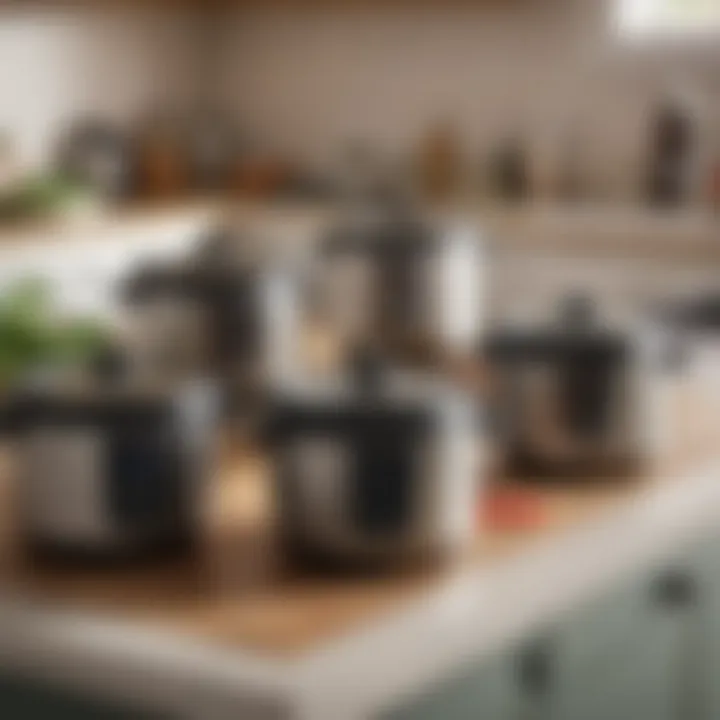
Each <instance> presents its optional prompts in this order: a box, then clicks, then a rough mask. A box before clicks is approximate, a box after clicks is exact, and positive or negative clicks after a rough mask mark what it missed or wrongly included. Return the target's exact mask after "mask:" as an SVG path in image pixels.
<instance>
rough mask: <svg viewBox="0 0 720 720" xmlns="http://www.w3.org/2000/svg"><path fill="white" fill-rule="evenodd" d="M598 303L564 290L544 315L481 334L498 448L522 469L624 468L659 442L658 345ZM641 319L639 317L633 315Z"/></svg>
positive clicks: (552, 472)
mask: <svg viewBox="0 0 720 720" xmlns="http://www.w3.org/2000/svg"><path fill="white" fill-rule="evenodd" d="M631 327H632V324H631V326H630V327H619V326H618V327H613V326H610V325H609V324H607V323H604V322H603V321H602V319H601V317H600V313H599V312H598V310H597V308H596V306H595V303H594V302H593V301H592V300H591V299H589V298H587V297H584V296H571V297H568V298H565V299H564V300H563V301H562V303H561V305H560V308H559V314H558V317H556V318H554V319H549V321H548V322H547V323H545V324H535V325H532V326H514V327H509V326H506V327H497V328H495V329H493V330H492V331H491V332H489V333H488V336H487V337H486V338H485V340H484V342H483V344H482V356H483V360H484V362H486V363H487V366H488V370H489V378H490V380H489V383H488V385H489V395H490V397H489V407H490V415H491V420H492V425H493V428H494V434H495V438H496V439H495V447H496V450H497V453H496V456H497V460H498V462H499V465H500V466H501V467H502V468H504V469H505V470H506V471H507V472H509V473H511V474H513V475H515V476H521V477H539V478H542V477H557V476H568V477H573V476H578V477H583V476H584V477H587V476H596V477H606V476H612V475H622V474H625V473H629V472H632V471H634V470H635V469H637V468H639V467H640V466H641V465H642V464H643V462H644V461H646V460H648V459H649V457H650V456H651V454H652V453H653V452H654V451H655V448H656V443H657V440H658V434H657V433H656V432H655V431H656V430H657V428H658V421H659V420H661V419H662V418H660V417H658V415H657V410H658V405H657V404H656V403H654V402H653V398H654V397H655V398H656V397H657V390H658V388H659V387H660V385H659V383H662V382H663V376H664V375H665V374H666V372H667V371H668V370H669V368H668V367H667V365H666V363H665V361H664V359H663V358H662V356H661V354H660V353H659V352H657V349H653V348H651V347H650V346H649V344H648V343H647V342H646V341H645V339H644V335H643V333H641V332H634V331H633V330H632V329H631ZM638 327H639V325H638Z"/></svg>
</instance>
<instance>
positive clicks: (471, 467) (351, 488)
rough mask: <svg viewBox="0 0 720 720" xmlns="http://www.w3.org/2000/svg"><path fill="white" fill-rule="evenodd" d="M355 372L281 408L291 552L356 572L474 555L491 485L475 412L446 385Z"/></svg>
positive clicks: (281, 474) (310, 387)
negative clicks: (481, 501) (479, 507)
mask: <svg viewBox="0 0 720 720" xmlns="http://www.w3.org/2000/svg"><path fill="white" fill-rule="evenodd" d="M354 367H355V369H354V372H353V374H352V376H351V377H349V378H345V379H342V378H340V377H337V378H335V379H334V380H330V379H327V378H326V380H325V381H324V382H323V383H315V384H308V383H303V384H299V383H293V384H291V385H288V386H286V387H285V388H283V389H282V390H281V391H279V392H278V393H277V395H276V397H275V400H274V402H273V406H272V408H273V409H272V413H271V416H270V423H269V439H270V443H271V448H272V458H273V460H274V467H275V489H276V495H277V500H278V508H279V527H280V531H281V532H280V535H281V537H282V538H283V540H284V545H285V547H286V548H287V549H289V550H290V552H291V553H292V554H294V555H299V556H301V557H303V558H312V559H325V560H331V561H332V560H334V561H341V562H348V563H351V564H352V563H355V562H357V563H361V564H362V563H370V564H372V563H384V562H388V561H397V560H400V559H403V560H409V559H413V558H429V557H437V556H443V555H447V554H448V553H453V552H456V551H458V550H461V549H462V548H464V547H467V545H468V544H469V543H470V542H472V539H473V537H474V536H475V533H476V524H475V521H476V517H477V512H476V502H477V492H478V489H479V481H480V480H481V466H480V460H481V456H482V452H481V447H480V446H479V444H478V441H477V434H476V431H475V420H476V418H475V415H476V407H475V404H474V403H473V402H472V401H471V400H470V399H468V397H467V396H466V395H463V394H460V393H458V392H456V391H454V390H452V389H449V388H448V387H446V386H445V385H443V384H442V382H441V381H440V380H438V379H428V378H423V377H422V376H418V375H413V374H410V373H397V372H389V371H382V370H380V371H378V369H377V368H374V367H373V365H372V363H369V364H366V366H365V367H362V364H360V368H358V364H357V363H356V364H355V366H354Z"/></svg>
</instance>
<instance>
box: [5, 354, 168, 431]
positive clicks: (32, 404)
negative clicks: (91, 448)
mask: <svg viewBox="0 0 720 720" xmlns="http://www.w3.org/2000/svg"><path fill="white" fill-rule="evenodd" d="M179 392H181V388H180V387H178V385H177V383H176V382H173V381H171V380H161V379H159V378H136V377H134V376H133V375H132V373H131V371H130V368H129V364H128V362H127V358H126V357H125V356H124V354H123V353H122V352H121V351H119V350H114V349H108V350H107V351H106V352H105V353H102V354H100V355H99V356H98V357H97V358H96V360H95V362H94V363H93V364H92V365H91V366H90V367H87V368H78V369H76V370H74V371H72V372H68V371H63V370H57V371H53V372H48V373H41V374H39V375H36V376H31V377H29V378H28V379H26V381H25V382H23V383H22V384H20V385H19V386H18V387H16V388H15V389H14V390H13V391H12V392H11V393H10V394H9V396H8V398H7V400H6V402H5V404H4V414H5V417H6V421H7V425H8V427H9V428H10V429H15V430H22V429H24V428H27V427H32V426H37V425H44V426H48V425H85V426H88V425H91V426H97V425H103V426H108V425H116V424H117V425H120V424H126V425H127V426H128V427H130V426H143V427H150V426H153V425H158V426H159V424H161V423H163V422H165V421H166V420H168V419H169V418H171V417H172V416H173V414H174V413H175V412H176V409H177V403H176V402H175V401H176V399H177V397H178V393H179Z"/></svg>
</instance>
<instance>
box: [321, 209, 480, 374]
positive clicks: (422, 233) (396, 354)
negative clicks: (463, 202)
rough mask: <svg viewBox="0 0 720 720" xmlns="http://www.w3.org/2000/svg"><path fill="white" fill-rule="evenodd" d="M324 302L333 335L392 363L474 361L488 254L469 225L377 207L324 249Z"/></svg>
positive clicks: (333, 235)
mask: <svg viewBox="0 0 720 720" xmlns="http://www.w3.org/2000/svg"><path fill="white" fill-rule="evenodd" d="M320 264H321V267H322V277H321V282H320V285H321V288H322V290H321V291H320V297H321V302H322V304H323V306H324V309H325V312H326V314H327V316H328V318H329V321H330V325H331V327H332V329H333V332H334V333H336V334H337V336H338V337H339V339H340V341H341V343H348V344H349V345H350V346H356V345H358V344H360V345H372V346H374V347H376V348H379V349H380V350H381V351H382V352H383V353H384V354H385V355H386V356H387V357H389V358H392V359H393V360H394V361H396V362H397V361H400V362H403V363H407V362H411V363H413V364H415V363H417V364H423V363H425V362H427V361H429V362H430V363H432V362H434V361H437V360H441V359H444V358H447V357H455V356H468V355H470V354H471V353H472V350H473V349H474V348H475V346H476V344H477V342H478V340H479V337H480V334H481V332H482V329H483V301H484V276H485V266H484V254H483V249H482V247H481V244H480V242H479V239H478V237H477V236H476V234H475V233H474V232H473V230H472V229H471V228H469V227H465V226H462V225H456V226H447V225H445V224H443V223H441V222H439V221H436V222H431V221H429V220H425V219H423V218H421V217H419V216H417V215H415V214H412V213H410V212H409V211H407V210H401V209H389V208H380V209H378V208H375V209H372V210H368V209H366V210H365V211H363V212H358V213H356V214H355V215H354V216H353V217H352V218H349V219H347V220H345V221H343V222H341V223H339V224H338V226H337V227H335V228H333V229H331V231H330V232H329V233H328V234H327V236H326V237H324V238H323V240H322V242H321V244H320Z"/></svg>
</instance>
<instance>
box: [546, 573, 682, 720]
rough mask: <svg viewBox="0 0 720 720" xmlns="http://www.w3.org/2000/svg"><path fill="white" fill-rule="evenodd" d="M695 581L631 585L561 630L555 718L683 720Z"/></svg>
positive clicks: (664, 578)
mask: <svg viewBox="0 0 720 720" xmlns="http://www.w3.org/2000/svg"><path fill="white" fill-rule="evenodd" d="M689 598H690V582H689V580H688V576H687V575H686V573H685V572H684V571H683V573H678V572H672V573H670V574H667V575H665V574H660V575H657V576H655V577H652V578H649V579H645V580H641V581H633V582H629V583H626V584H625V585H624V586H623V587H621V588H618V589H617V590H615V591H614V592H611V593H610V594H608V595H607V596H606V597H604V598H601V599H600V600H599V601H597V602H595V603H593V604H592V605H590V606H588V607H586V608H584V609H582V610H581V611H580V612H578V613H577V614H576V615H575V616H574V617H573V618H571V619H570V620H569V621H568V622H567V623H566V625H565V626H564V627H561V628H559V629H558V631H557V639H556V642H557V648H556V654H555V672H554V676H555V677H554V681H553V689H552V699H551V710H550V713H549V717H550V720H606V719H609V718H612V720H636V719H638V718H650V719H651V720H686V718H685V715H684V714H683V713H682V708H683V704H682V702H683V694H684V688H683V682H682V681H683V674H682V663H683V659H684V654H685V645H686V639H687V631H688V627H689V619H690V617H691V614H690V612H689V610H690V604H689Z"/></svg>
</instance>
